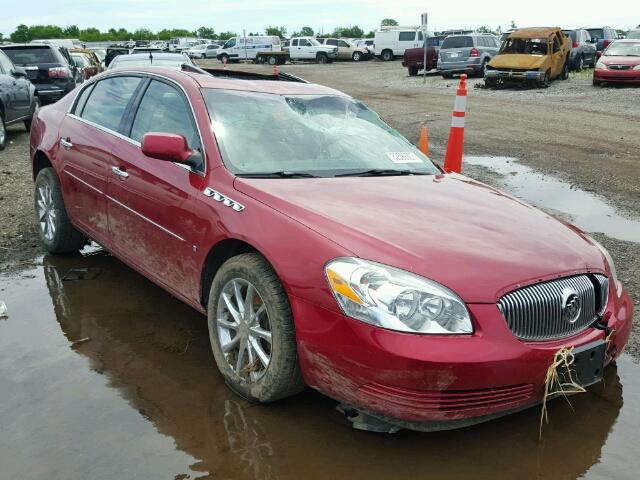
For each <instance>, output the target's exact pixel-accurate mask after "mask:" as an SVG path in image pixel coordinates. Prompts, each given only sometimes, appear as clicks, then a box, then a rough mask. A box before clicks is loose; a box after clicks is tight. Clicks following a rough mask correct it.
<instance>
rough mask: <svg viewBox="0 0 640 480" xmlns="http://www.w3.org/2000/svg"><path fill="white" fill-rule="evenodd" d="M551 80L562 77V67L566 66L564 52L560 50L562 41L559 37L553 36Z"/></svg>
mask: <svg viewBox="0 0 640 480" xmlns="http://www.w3.org/2000/svg"><path fill="white" fill-rule="evenodd" d="M550 46H551V78H556V77H557V76H558V75H560V72H561V71H562V67H563V66H564V57H563V55H562V54H563V51H562V49H561V48H560V47H561V44H560V40H559V39H558V35H553V37H552V38H551V45H550Z"/></svg>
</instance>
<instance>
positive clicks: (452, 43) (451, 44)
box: [440, 37, 473, 50]
mask: <svg viewBox="0 0 640 480" xmlns="http://www.w3.org/2000/svg"><path fill="white" fill-rule="evenodd" d="M467 47H473V39H472V38H471V37H447V38H445V39H444V42H442V46H441V47H440V48H441V49H442V50H447V49H449V48H467Z"/></svg>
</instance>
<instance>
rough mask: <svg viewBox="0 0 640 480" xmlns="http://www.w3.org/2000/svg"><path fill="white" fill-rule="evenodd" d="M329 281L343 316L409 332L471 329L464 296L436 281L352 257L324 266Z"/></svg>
mask: <svg viewBox="0 0 640 480" xmlns="http://www.w3.org/2000/svg"><path fill="white" fill-rule="evenodd" d="M325 273H326V276H327V281H328V282H329V286H330V287H331V290H332V291H333V294H334V296H335V297H336V300H337V301H338V304H339V305H340V307H341V308H342V310H343V311H344V313H345V314H346V315H348V316H349V317H352V318H355V319H357V320H361V321H363V322H366V323H369V324H371V325H375V326H378V327H382V328H387V329H390V330H397V331H401V332H410V333H424V334H464V333H473V327H472V326H471V318H470V317H469V312H468V311H467V307H466V306H465V304H464V302H463V301H462V300H461V299H460V298H459V297H458V296H457V295H456V294H455V293H453V292H452V291H451V290H449V289H448V288H446V287H444V286H442V285H440V284H439V283H436V282H434V281H433V280H429V279H427V278H422V277H419V276H417V275H414V274H412V273H409V272H405V271H403V270H399V269H397V268H393V267H388V266H386V265H381V264H379V263H374V262H367V261H365V260H361V259H358V258H337V259H335V260H332V261H331V262H329V263H328V264H327V266H326V267H325Z"/></svg>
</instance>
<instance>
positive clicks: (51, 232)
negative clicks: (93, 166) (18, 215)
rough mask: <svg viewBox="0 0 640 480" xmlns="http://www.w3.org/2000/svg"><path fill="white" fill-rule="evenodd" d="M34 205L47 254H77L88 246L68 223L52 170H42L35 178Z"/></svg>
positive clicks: (60, 192) (56, 177)
mask: <svg viewBox="0 0 640 480" xmlns="http://www.w3.org/2000/svg"><path fill="white" fill-rule="evenodd" d="M34 205H35V210H36V218H37V221H38V226H39V228H38V233H39V235H40V242H41V243H42V245H43V246H44V248H45V250H46V251H47V252H49V253H69V252H77V251H78V250H80V249H81V248H82V247H83V246H84V245H85V244H86V243H87V239H86V237H85V236H84V235H83V234H82V233H80V232H79V231H78V230H76V229H75V227H74V226H73V225H71V222H70V221H69V216H68V215H67V209H66V208H65V206H64V200H63V199H62V191H61V189H60V182H59V181H58V176H57V175H56V172H55V170H54V169H53V168H51V167H49V168H43V169H42V170H40V172H39V173H38V176H37V177H36V183H35V191H34Z"/></svg>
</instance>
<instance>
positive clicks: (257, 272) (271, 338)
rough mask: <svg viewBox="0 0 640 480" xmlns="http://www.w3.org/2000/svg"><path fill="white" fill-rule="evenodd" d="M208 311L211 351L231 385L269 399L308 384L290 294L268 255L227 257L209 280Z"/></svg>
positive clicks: (247, 395)
mask: <svg viewBox="0 0 640 480" xmlns="http://www.w3.org/2000/svg"><path fill="white" fill-rule="evenodd" d="M207 311H208V325H209V339H210V341H211V348H212V350H213V356H214V358H215V361H216V364H217V366H218V369H219V370H220V373H222V376H223V377H224V379H225V382H226V383H227V385H229V387H230V388H231V389H232V390H233V391H235V392H236V393H237V394H238V395H240V396H241V397H243V398H245V399H247V400H249V401H251V402H256V403H268V402H273V401H276V400H279V399H281V398H285V397H288V396H291V395H294V394H296V393H298V392H300V391H302V390H303V389H304V381H303V380H302V375H301V373H300V367H299V364H298V355H297V347H296V337H295V327H294V323H293V316H292V314H291V307H290V305H289V300H288V298H287V295H286V293H285V291H284V288H283V287H282V284H281V283H280V280H279V279H278V276H277V275H276V273H275V271H274V270H273V268H272V267H271V265H269V263H268V262H267V261H266V260H265V259H264V257H262V256H261V255H259V254H257V253H248V254H243V255H238V256H236V257H232V258H231V259H229V260H227V261H226V262H225V263H224V264H223V265H222V267H220V270H218V272H217V273H216V276H215V278H214V279H213V282H212V284H211V290H210V293H209V302H208V308H207Z"/></svg>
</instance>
